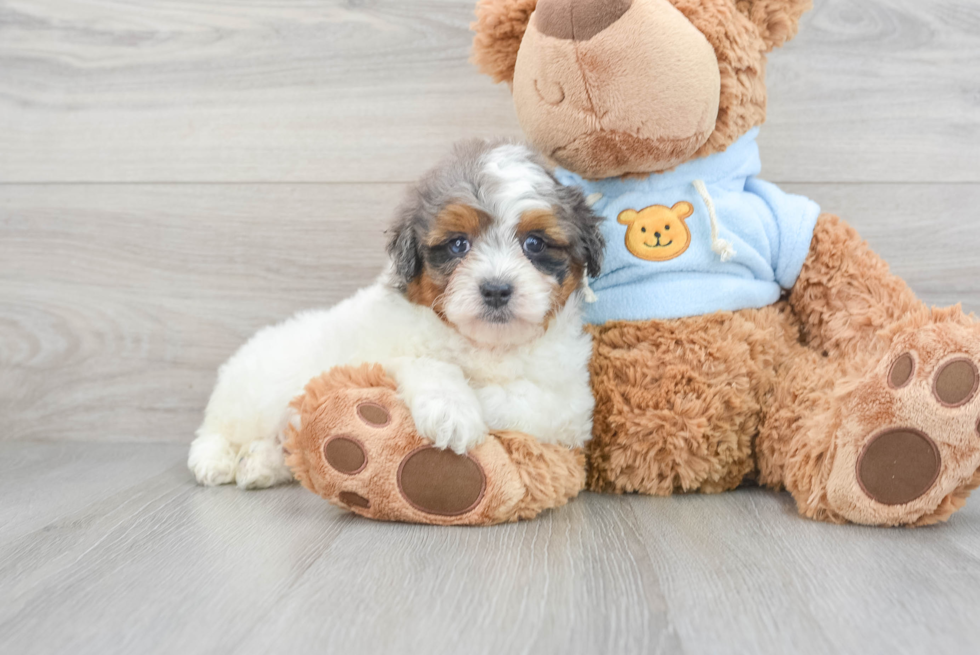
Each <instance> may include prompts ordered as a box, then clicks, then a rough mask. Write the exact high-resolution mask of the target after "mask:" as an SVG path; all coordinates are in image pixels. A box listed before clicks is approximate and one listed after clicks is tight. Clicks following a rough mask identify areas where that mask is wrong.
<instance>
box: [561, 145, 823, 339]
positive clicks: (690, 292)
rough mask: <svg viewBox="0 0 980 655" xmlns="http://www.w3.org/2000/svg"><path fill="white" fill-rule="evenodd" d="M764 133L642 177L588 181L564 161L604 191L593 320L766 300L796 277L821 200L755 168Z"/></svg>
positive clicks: (579, 182)
mask: <svg viewBox="0 0 980 655" xmlns="http://www.w3.org/2000/svg"><path fill="white" fill-rule="evenodd" d="M758 134H759V129H758V128H755V129H753V130H751V131H750V132H749V133H748V134H746V135H745V136H743V137H742V138H741V139H739V140H738V141H737V142H736V143H734V144H733V145H731V146H729V148H728V149H727V150H725V151H724V152H720V153H717V154H714V155H710V156H708V157H705V158H703V159H698V160H695V161H692V162H689V163H686V164H683V165H681V166H679V167H678V168H676V169H675V170H673V171H670V172H667V173H660V174H653V175H651V176H649V177H647V178H643V179H636V178H609V179H606V180H599V181H589V180H584V179H582V178H581V177H580V176H578V175H576V174H574V173H571V172H569V171H566V170H564V169H558V170H557V171H556V173H555V174H556V176H557V177H558V180H559V181H560V182H561V183H562V184H565V185H567V186H575V187H579V188H580V189H582V191H583V192H584V193H585V195H586V196H589V197H591V199H593V200H594V199H595V198H598V197H599V194H601V198H600V199H599V200H598V201H597V202H596V203H595V204H594V205H593V209H594V210H595V211H596V213H598V214H600V215H601V216H603V217H604V218H605V221H604V222H603V224H602V233H603V235H604V236H605V237H606V242H607V246H606V257H605V262H604V264H603V270H602V274H601V275H600V276H599V277H598V278H597V279H595V280H594V281H592V283H591V285H592V290H593V291H594V292H595V294H596V296H597V298H598V300H597V301H596V302H594V303H592V304H589V305H586V320H588V322H590V323H594V324H602V323H605V322H606V321H613V320H624V321H641V320H648V319H670V318H682V317H685V316H698V315H702V314H709V313H713V312H717V311H722V310H730V311H735V310H739V309H748V308H760V307H765V306H767V305H771V304H773V303H774V302H776V301H777V300H779V297H780V295H781V293H782V289H789V288H791V287H792V286H793V285H794V284H795V283H796V278H797V277H799V274H800V270H801V269H802V268H803V262H804V260H805V259H806V256H807V254H808V252H809V250H810V241H811V239H812V237H813V229H814V226H815V225H816V222H817V217H818V216H819V214H820V208H819V207H818V206H817V204H816V203H814V202H813V201H812V200H809V199H807V198H804V197H802V196H795V195H791V194H788V193H784V192H783V191H781V190H780V189H779V188H778V187H776V186H775V185H773V184H770V183H768V182H763V181H762V180H759V179H757V178H756V177H755V176H756V175H758V174H759V172H760V171H761V169H762V164H761V161H760V159H759V146H758V144H757V143H756V137H757V136H758ZM698 181H700V182H703V185H701V184H700V183H699V182H698ZM699 186H700V191H699ZM712 205H713V207H712ZM709 208H711V209H713V210H714V212H715V215H716V221H715V225H716V226H717V232H716V235H715V238H714V239H713V238H712V220H711V211H710V210H709ZM628 233H629V236H627V234H628Z"/></svg>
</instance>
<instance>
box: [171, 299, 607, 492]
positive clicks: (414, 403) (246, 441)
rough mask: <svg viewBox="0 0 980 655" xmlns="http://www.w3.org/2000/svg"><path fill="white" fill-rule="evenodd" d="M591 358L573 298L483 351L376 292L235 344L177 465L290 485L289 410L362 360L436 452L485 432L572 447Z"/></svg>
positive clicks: (586, 396) (209, 479)
mask: <svg viewBox="0 0 980 655" xmlns="http://www.w3.org/2000/svg"><path fill="white" fill-rule="evenodd" d="M591 354H592V344H591V341H590V339H589V337H588V335H586V334H584V333H583V331H582V326H581V320H580V309H579V298H578V293H576V294H574V295H573V297H572V298H571V299H570V300H569V302H568V303H567V304H566V305H565V307H564V308H563V309H562V310H560V311H559V312H558V314H557V315H556V316H555V317H554V319H553V320H552V321H551V323H550V325H549V327H548V329H547V330H545V331H543V334H542V336H541V337H540V338H538V339H535V340H534V341H532V342H530V343H528V344H525V345H522V346H517V347H496V348H484V347H480V346H478V345H475V344H474V343H473V341H471V340H470V339H467V338H466V337H464V336H463V335H461V334H460V333H459V332H458V331H457V330H455V329H453V328H452V327H450V326H449V325H447V324H446V323H445V322H443V321H442V320H440V319H439V318H438V316H436V314H435V312H433V311H432V310H431V309H429V308H427V307H422V306H419V305H415V304H412V303H411V302H409V301H408V300H407V299H406V298H405V297H404V295H403V294H401V293H400V292H399V291H397V290H395V289H392V288H391V287H389V286H388V285H387V284H385V283H383V282H379V283H377V284H375V285H374V286H371V287H368V288H366V289H363V290H361V291H360V292H358V293H357V294H356V295H354V296H353V297H351V298H349V299H347V300H345V301H343V302H341V303H340V304H338V305H336V306H335V307H333V308H331V309H327V310H322V311H308V312H303V313H300V314H297V315H296V316H294V317H293V318H291V319H289V320H287V321H286V322H284V323H281V324H279V325H276V326H272V327H267V328H265V329H263V330H261V331H260V332H258V333H257V334H256V335H255V336H254V337H252V339H251V340H250V341H249V342H248V343H246V344H245V345H244V346H242V348H241V349H240V350H239V351H238V352H237V353H235V355H234V356H233V357H232V358H231V359H230V360H228V362H227V363H226V364H225V365H224V366H222V367H221V369H220V371H219V375H218V383H217V386H216V387H215V389H214V392H213V394H212V395H211V399H210V401H209V402H208V406H207V409H206V411H205V416H204V423H203V424H202V425H201V427H200V428H199V429H198V431H197V439H195V441H194V443H193V444H192V445H191V451H190V456H189V459H188V465H189V466H190V468H191V470H192V471H193V472H194V474H195V475H196V477H197V480H198V481H199V482H200V483H201V484H206V485H213V484H223V483H226V482H231V481H232V480H234V479H237V480H238V483H239V485H240V486H243V487H254V488H262V487H268V486H272V485H274V484H277V483H280V482H283V481H286V480H289V479H291V478H292V476H291V474H290V473H289V470H288V469H287V468H286V467H285V464H284V463H283V461H282V454H281V448H279V441H280V440H281V438H282V433H283V430H284V428H285V426H286V422H287V421H289V420H290V416H289V414H288V412H287V405H288V403H289V401H290V400H292V399H293V398H294V397H295V396H296V395H298V394H299V393H301V392H302V390H303V387H304V386H305V385H306V383H307V382H308V381H309V380H310V379H312V378H313V377H314V376H316V375H319V374H320V373H322V372H323V371H326V370H328V369H330V368H332V367H334V366H337V365H342V364H359V363H364V362H378V363H380V364H382V365H383V366H384V367H385V370H386V371H387V372H388V373H389V374H390V375H391V376H392V377H393V378H394V379H395V380H396V382H397V383H398V389H399V394H400V395H401V397H402V398H403V399H404V400H405V402H406V404H407V405H408V407H409V408H410V410H411V412H412V416H413V417H414V418H415V423H416V427H417V429H418V430H419V433H420V434H422V435H423V436H425V437H427V438H429V439H431V440H432V441H433V442H435V444H436V445H437V446H439V447H450V448H452V449H453V450H455V451H457V452H465V451H466V450H468V449H470V448H472V447H473V446H475V445H477V444H478V443H480V442H481V441H482V440H483V439H484V438H485V437H486V434H487V431H488V429H490V430H517V431H521V432H525V433H527V434H530V435H532V436H534V437H536V438H537V439H539V440H540V441H542V442H547V443H561V444H565V445H568V446H581V445H582V444H584V443H585V442H586V441H587V440H588V438H589V436H590V434H591V431H592V408H593V399H592V394H591V391H590V388H589V376H588V368H587V365H588V361H589V357H590V356H591Z"/></svg>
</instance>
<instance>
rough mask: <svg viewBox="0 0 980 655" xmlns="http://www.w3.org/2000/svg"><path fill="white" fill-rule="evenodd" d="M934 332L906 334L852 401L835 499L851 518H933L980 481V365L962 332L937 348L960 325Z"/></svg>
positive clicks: (831, 491)
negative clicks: (942, 335) (959, 339)
mask: <svg viewBox="0 0 980 655" xmlns="http://www.w3.org/2000/svg"><path fill="white" fill-rule="evenodd" d="M934 329H937V330H938V329H939V326H934ZM929 331H930V330H927V331H926V334H925V335H923V336H924V337H925V338H923V339H921V340H920V339H917V338H916V337H915V336H914V335H908V336H907V337H906V338H904V339H900V340H899V343H898V347H897V348H894V349H893V350H897V351H898V352H897V353H895V352H892V353H891V355H890V356H888V357H886V358H885V359H884V360H883V361H882V362H881V363H880V364H879V366H878V367H877V369H876V370H875V371H874V372H873V373H872V374H871V375H870V376H869V377H868V378H867V379H866V380H864V381H862V382H861V383H860V384H859V385H858V386H857V387H856V388H855V389H853V390H852V391H851V392H850V394H849V397H848V398H847V399H846V400H845V411H844V412H842V414H841V418H842V423H841V429H840V431H839V432H838V452H837V454H836V457H835V461H834V464H833V468H832V471H831V474H830V480H829V484H828V500H829V502H830V504H831V505H832V506H834V507H835V508H836V509H837V510H838V511H839V512H840V513H841V514H842V515H843V516H845V517H846V518H847V519H848V520H851V521H854V522H857V523H866V524H872V525H925V524H929V523H935V522H937V521H942V520H945V519H946V518H948V517H949V516H950V515H951V514H952V513H953V512H955V511H956V510H958V509H959V508H960V507H962V506H963V504H964V503H965V500H966V497H967V496H968V495H969V492H970V490H972V489H973V488H975V487H976V486H977V485H978V484H980V393H978V389H980V368H978V366H977V363H976V361H977V360H976V358H975V354H974V355H969V354H966V353H964V352H958V348H957V347H956V346H957V344H956V340H955V339H954V340H953V343H947V344H945V347H938V348H937V347H936V345H937V344H935V343H934V342H935V341H949V339H948V337H949V336H952V335H955V333H956V332H957V330H956V329H952V330H951V332H952V335H946V336H947V339H942V340H938V339H935V338H929V337H930V336H933V337H935V335H929ZM962 345H965V343H963V344H962ZM874 424H877V425H878V426H879V427H878V428H876V429H875V428H873V427H870V426H873V425H874Z"/></svg>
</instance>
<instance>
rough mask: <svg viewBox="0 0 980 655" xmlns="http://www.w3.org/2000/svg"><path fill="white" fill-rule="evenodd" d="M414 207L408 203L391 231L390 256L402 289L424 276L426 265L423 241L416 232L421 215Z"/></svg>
mask: <svg viewBox="0 0 980 655" xmlns="http://www.w3.org/2000/svg"><path fill="white" fill-rule="evenodd" d="M413 205H414V203H408V204H407V205H406V206H404V207H403V208H402V209H401V210H400V211H399V218H398V219H397V220H396V221H395V224H394V225H393V226H392V228H391V229H390V230H389V233H390V236H389V238H388V256H389V257H391V262H392V265H393V268H394V272H395V274H396V275H397V276H398V282H399V286H400V287H402V288H404V287H407V286H408V284H409V283H410V282H412V280H414V279H415V278H417V277H418V276H420V275H421V274H422V269H423V267H424V263H425V259H424V257H423V253H422V241H421V240H420V239H419V235H418V233H417V230H416V225H417V224H418V222H419V220H418V216H419V213H418V212H416V211H415V207H414V206H413Z"/></svg>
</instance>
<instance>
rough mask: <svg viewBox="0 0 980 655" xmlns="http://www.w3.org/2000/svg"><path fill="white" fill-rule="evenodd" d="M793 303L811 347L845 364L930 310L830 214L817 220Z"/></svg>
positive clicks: (851, 232) (847, 227)
mask: <svg viewBox="0 0 980 655" xmlns="http://www.w3.org/2000/svg"><path fill="white" fill-rule="evenodd" d="M789 301H790V305H791V306H792V307H793V310H794V311H795V312H796V314H797V316H798V317H799V319H800V322H801V324H802V332H803V338H804V339H805V340H806V343H807V345H809V346H810V347H811V348H812V349H814V350H816V351H818V352H822V353H826V354H827V355H828V356H829V357H831V358H834V359H842V360H853V359H855V358H857V357H859V356H861V355H863V354H865V353H866V351H867V349H868V348H869V347H871V346H873V345H874V346H877V345H880V344H876V343H875V342H876V340H877V335H878V332H879V331H880V330H882V329H884V328H887V327H889V326H891V325H893V324H895V323H896V322H898V321H900V320H902V319H903V318H905V317H906V316H909V315H921V314H923V313H925V312H927V311H928V310H927V308H926V306H925V305H924V304H923V303H922V302H921V301H920V300H919V299H918V298H916V297H915V294H914V293H913V292H912V290H911V289H910V288H909V286H908V285H907V284H906V283H905V281H904V280H902V279H901V278H899V277H897V276H895V275H892V274H891V273H890V272H889V270H888V264H886V263H885V261H884V260H883V259H882V258H881V257H879V256H878V255H877V254H876V253H875V252H874V251H873V250H871V248H869V247H868V244H867V243H866V242H864V241H863V240H862V239H861V236H860V235H859V234H858V233H857V231H856V230H855V229H854V228H852V227H851V226H850V225H848V224H847V223H845V222H844V221H842V220H841V219H840V218H838V217H836V216H832V215H829V214H824V215H823V216H821V217H820V218H819V219H818V220H817V225H816V228H815V229H814V232H813V241H812V242H811V244H810V252H809V254H808V256H807V259H806V262H805V263H804V264H803V269H802V271H801V272H800V276H799V278H798V279H797V281H796V284H795V285H794V286H793V290H792V292H791V294H790V297H789Z"/></svg>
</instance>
